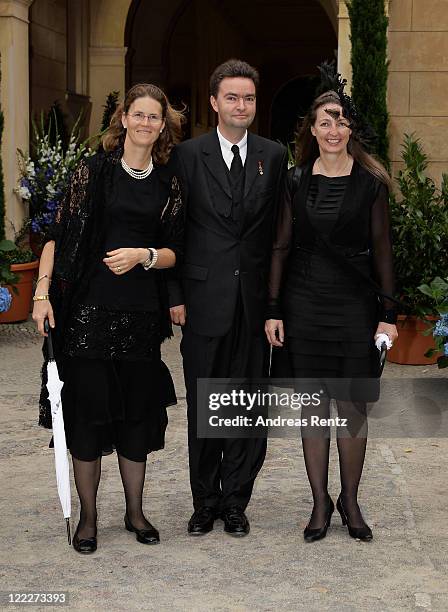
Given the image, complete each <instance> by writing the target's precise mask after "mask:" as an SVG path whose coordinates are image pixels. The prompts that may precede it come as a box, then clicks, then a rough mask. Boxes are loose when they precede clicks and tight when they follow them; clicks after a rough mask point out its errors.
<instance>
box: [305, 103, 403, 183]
mask: <svg viewBox="0 0 448 612" xmlns="http://www.w3.org/2000/svg"><path fill="white" fill-rule="evenodd" d="M326 104H337V105H338V106H341V100H340V99H339V96H338V94H337V93H336V92H335V91H327V92H325V93H323V94H322V95H320V96H319V97H318V98H316V99H315V100H314V102H313V104H312V105H311V108H310V110H309V111H308V113H307V114H306V116H305V118H304V119H303V122H302V125H301V126H300V129H299V130H298V132H297V134H296V147H295V157H296V164H297V165H298V166H301V165H302V164H306V163H308V162H314V161H315V160H316V159H317V158H318V157H319V146H318V144H317V141H316V138H315V137H314V136H313V135H312V133H311V126H312V125H314V124H315V123H316V118H317V111H318V110H319V108H321V107H322V106H325V105H326ZM348 119H349V118H348ZM347 150H348V152H349V153H350V155H351V156H352V157H353V159H355V160H356V161H357V162H358V164H359V165H360V166H362V167H363V168H365V169H366V170H367V171H368V172H370V174H373V176H375V177H376V178H377V179H379V180H380V181H381V182H382V183H384V184H385V185H387V187H388V188H389V189H392V179H391V178H390V176H389V173H388V172H387V170H386V169H385V167H384V166H383V164H382V163H381V162H379V161H378V160H377V159H375V157H373V155H370V153H368V152H367V151H366V150H365V148H364V147H363V145H362V144H361V142H359V140H357V139H356V136H355V137H354V135H353V133H352V135H351V136H350V140H349V141H348V144H347Z"/></svg>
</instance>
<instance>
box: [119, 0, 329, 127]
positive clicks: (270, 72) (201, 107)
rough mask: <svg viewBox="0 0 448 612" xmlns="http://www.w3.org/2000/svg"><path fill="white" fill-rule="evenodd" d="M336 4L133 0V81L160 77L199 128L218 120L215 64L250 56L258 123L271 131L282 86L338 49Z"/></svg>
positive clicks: (128, 41)
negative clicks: (257, 81)
mask: <svg viewBox="0 0 448 612" xmlns="http://www.w3.org/2000/svg"><path fill="white" fill-rule="evenodd" d="M335 6H336V5H335V0H311V2H310V0H291V1H290V2H282V3H281V4H280V5H279V4H278V3H277V2H276V1H275V0H272V2H271V3H269V2H266V1H263V2H261V1H259V0H250V2H249V1H247V2H240V3H239V4H238V6H235V5H234V3H232V2H230V0H164V2H160V1H156V0H151V1H146V2H142V1H141V0H134V1H133V2H132V4H131V6H130V10H129V13H128V19H127V25H126V32H125V45H126V47H127V59H126V85H127V86H130V85H131V84H133V83H135V82H138V81H154V82H156V83H158V84H160V85H161V86H162V87H163V88H164V89H165V90H166V91H167V93H168V95H169V96H170V98H172V99H173V100H174V102H181V101H182V102H184V103H186V104H187V105H188V106H189V109H190V130H189V131H190V133H191V135H195V134H198V133H201V132H203V131H206V130H208V129H209V128H210V127H212V126H213V125H214V114H213V113H212V112H211V111H210V109H209V104H208V78H209V75H210V73H211V72H212V70H213V68H214V67H215V66H216V65H217V64H219V63H220V62H222V61H224V60H225V59H227V58H229V57H235V56H240V57H244V59H246V60H247V61H248V62H250V63H252V64H253V65H255V66H257V67H258V68H259V70H260V74H261V79H262V88H261V91H260V96H259V105H258V115H257V117H258V124H257V125H255V126H254V128H255V129H256V130H258V131H259V132H260V133H261V134H264V135H269V130H270V122H271V116H270V115H271V101H272V99H273V98H274V96H275V94H276V92H277V91H278V90H279V89H280V88H281V87H282V86H283V84H284V83H286V82H287V81H289V80H291V79H294V78H297V77H300V76H303V75H308V74H313V73H315V72H316V65H317V64H318V63H319V62H320V61H322V60H323V59H332V58H333V57H334V56H335V52H336V49H337V44H338V43H337V35H336V31H335V27H337V13H336V10H335ZM329 15H330V16H329ZM248 24H249V25H248Z"/></svg>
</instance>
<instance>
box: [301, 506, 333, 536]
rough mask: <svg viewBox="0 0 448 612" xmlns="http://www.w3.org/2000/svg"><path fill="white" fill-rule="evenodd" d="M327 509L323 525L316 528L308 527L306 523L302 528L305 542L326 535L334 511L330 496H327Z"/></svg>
mask: <svg viewBox="0 0 448 612" xmlns="http://www.w3.org/2000/svg"><path fill="white" fill-rule="evenodd" d="M328 499H329V503H328V511H327V516H326V517H325V523H324V525H323V527H318V528H317V529H310V528H309V527H308V525H307V526H306V527H305V529H304V530H303V538H304V540H305V542H316V541H317V540H322V538H324V537H325V536H326V535H327V530H328V528H329V527H330V523H331V515H332V514H333V512H334V503H333V500H332V499H331V497H330V496H329V497H328Z"/></svg>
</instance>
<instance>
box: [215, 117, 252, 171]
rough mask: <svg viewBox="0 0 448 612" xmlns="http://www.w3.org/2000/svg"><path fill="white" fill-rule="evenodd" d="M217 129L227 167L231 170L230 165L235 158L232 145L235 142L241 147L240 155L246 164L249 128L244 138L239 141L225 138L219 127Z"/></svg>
mask: <svg viewBox="0 0 448 612" xmlns="http://www.w3.org/2000/svg"><path fill="white" fill-rule="evenodd" d="M216 131H217V132H218V138H219V144H220V145H221V153H222V156H223V158H224V161H225V162H226V166H227V168H228V169H229V170H230V166H231V165H232V160H233V152H232V147H233V145H234V144H237V145H238V147H239V149H240V157H241V161H242V162H243V166H244V164H245V162H246V156H247V130H246V132H245V134H244V136H243V137H242V139H241V140H240V141H239V142H237V143H233V142H230V140H227V138H224V136H223V135H222V134H221V132H220V131H219V128H218V127H217V128H216Z"/></svg>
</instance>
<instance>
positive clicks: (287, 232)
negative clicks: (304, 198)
mask: <svg viewBox="0 0 448 612" xmlns="http://www.w3.org/2000/svg"><path fill="white" fill-rule="evenodd" d="M293 172H294V169H293V168H292V169H291V170H289V171H288V173H287V175H286V177H285V181H284V184H283V189H282V197H281V199H280V202H279V206H278V211H277V220H276V230H275V236H274V243H273V245H272V256H271V269H270V273H269V294H268V309H267V313H266V319H282V318H283V315H282V311H281V304H280V290H281V285H282V278H283V273H284V270H285V266H286V262H287V260H288V255H289V252H290V250H291V241H292V221H293V218H292V199H293V191H294V189H293V187H294V185H293Z"/></svg>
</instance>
